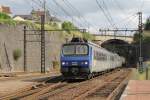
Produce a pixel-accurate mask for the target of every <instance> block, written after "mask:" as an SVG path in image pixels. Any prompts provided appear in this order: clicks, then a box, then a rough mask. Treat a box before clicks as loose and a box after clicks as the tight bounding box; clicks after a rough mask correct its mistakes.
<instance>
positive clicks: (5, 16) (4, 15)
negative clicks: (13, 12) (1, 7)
mask: <svg viewBox="0 0 150 100" xmlns="http://www.w3.org/2000/svg"><path fill="white" fill-rule="evenodd" d="M0 19H11V17H10V16H9V15H7V14H5V13H1V12H0Z"/></svg>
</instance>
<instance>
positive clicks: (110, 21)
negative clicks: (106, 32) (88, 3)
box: [96, 0, 116, 28]
mask: <svg viewBox="0 0 150 100" xmlns="http://www.w3.org/2000/svg"><path fill="white" fill-rule="evenodd" d="M96 3H97V5H98V7H99V8H100V9H101V11H102V12H103V14H104V16H105V17H106V18H107V21H108V22H109V24H110V25H111V26H112V27H113V28H116V27H115V26H114V24H113V23H112V20H111V19H110V18H109V17H108V15H107V13H106V12H105V10H104V8H103V7H102V6H101V5H100V3H99V2H98V0H96Z"/></svg>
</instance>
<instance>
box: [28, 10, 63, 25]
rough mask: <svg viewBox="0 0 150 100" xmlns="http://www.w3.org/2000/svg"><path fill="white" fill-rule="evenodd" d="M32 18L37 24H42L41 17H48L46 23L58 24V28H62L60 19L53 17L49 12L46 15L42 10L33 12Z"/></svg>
mask: <svg viewBox="0 0 150 100" xmlns="http://www.w3.org/2000/svg"><path fill="white" fill-rule="evenodd" d="M30 14H31V15H32V18H33V20H34V21H35V22H40V21H41V15H44V14H45V15H46V17H45V23H51V24H57V25H58V27H60V28H61V24H62V22H61V20H59V19H58V18H56V17H54V16H51V15H50V13H49V11H48V10H47V11H46V13H44V11H41V10H32V11H31V13H30Z"/></svg>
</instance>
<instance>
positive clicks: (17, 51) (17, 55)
mask: <svg viewBox="0 0 150 100" xmlns="http://www.w3.org/2000/svg"><path fill="white" fill-rule="evenodd" d="M20 57H21V50H20V49H15V50H14V51H13V58H14V60H15V61H17V60H18V59H19V58H20Z"/></svg>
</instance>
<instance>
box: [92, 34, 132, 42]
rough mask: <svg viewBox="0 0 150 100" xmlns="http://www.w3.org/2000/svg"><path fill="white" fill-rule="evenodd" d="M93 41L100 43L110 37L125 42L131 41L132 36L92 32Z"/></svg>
mask: <svg viewBox="0 0 150 100" xmlns="http://www.w3.org/2000/svg"><path fill="white" fill-rule="evenodd" d="M93 36H94V38H95V41H96V42H98V43H100V44H102V43H103V42H105V41H107V40H111V39H117V40H123V41H125V42H127V43H129V44H130V43H132V42H133V36H123V35H116V36H114V35H103V34H93Z"/></svg>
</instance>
